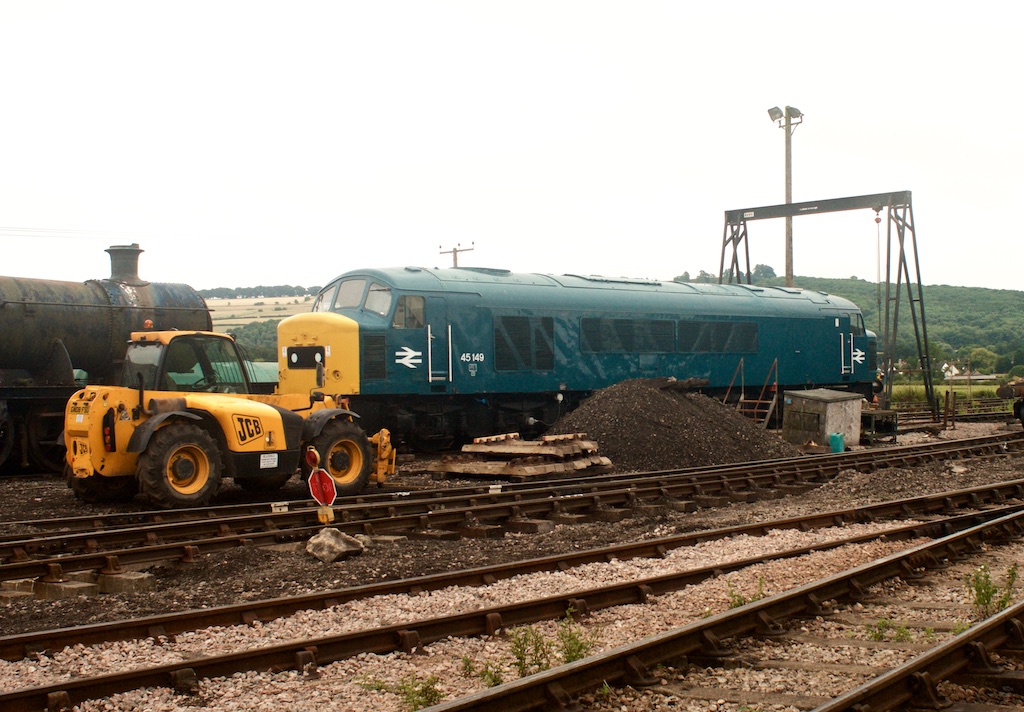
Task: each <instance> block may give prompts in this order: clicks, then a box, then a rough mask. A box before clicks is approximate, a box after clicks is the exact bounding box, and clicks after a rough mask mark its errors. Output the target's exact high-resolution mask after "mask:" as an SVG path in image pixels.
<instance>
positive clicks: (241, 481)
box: [235, 472, 295, 492]
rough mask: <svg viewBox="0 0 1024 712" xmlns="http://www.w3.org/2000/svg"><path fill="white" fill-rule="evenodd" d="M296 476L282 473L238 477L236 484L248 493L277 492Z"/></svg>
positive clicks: (291, 473) (290, 473)
mask: <svg viewBox="0 0 1024 712" xmlns="http://www.w3.org/2000/svg"><path fill="white" fill-rule="evenodd" d="M294 474H295V473H294V472H281V473H279V474H276V475H257V476H255V477H236V478H235V484H236V485H238V486H239V487H241V488H242V489H244V490H245V491H246V492H276V491H277V490H279V489H281V488H282V487H284V486H285V484H286V483H287V482H288V480H290V479H291V478H292V475H294Z"/></svg>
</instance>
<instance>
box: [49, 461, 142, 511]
mask: <svg viewBox="0 0 1024 712" xmlns="http://www.w3.org/2000/svg"><path fill="white" fill-rule="evenodd" d="M64 477H65V479H67V483H68V487H70V488H71V491H72V492H73V493H74V495H75V498H77V499H80V500H81V501H83V502H87V503H89V504H96V503H97V502H130V501H131V500H132V498H133V497H135V495H137V494H138V493H139V483H138V482H136V481H135V478H134V477H104V476H103V475H93V476H92V477H75V476H74V475H73V474H71V468H69V467H68V466H67V465H65V466H64Z"/></svg>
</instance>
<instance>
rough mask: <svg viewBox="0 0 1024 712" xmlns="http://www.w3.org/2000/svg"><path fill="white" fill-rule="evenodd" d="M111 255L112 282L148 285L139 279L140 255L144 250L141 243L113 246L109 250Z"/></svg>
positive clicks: (108, 252)
mask: <svg viewBox="0 0 1024 712" xmlns="http://www.w3.org/2000/svg"><path fill="white" fill-rule="evenodd" d="M106 252H107V254H108V255H110V281H111V282H122V283H124V284H135V285H140V284H146V282H143V281H142V280H141V279H139V255H140V254H142V252H143V250H142V249H141V248H140V247H139V243H137V242H134V243H132V244H131V245H111V246H110V247H109V248H108V249H107V250H106Z"/></svg>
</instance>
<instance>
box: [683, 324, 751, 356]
mask: <svg viewBox="0 0 1024 712" xmlns="http://www.w3.org/2000/svg"><path fill="white" fill-rule="evenodd" d="M679 351H680V352H681V353H719V354H721V353H755V352H756V351H757V324H756V323H755V322H751V321H681V322H679Z"/></svg>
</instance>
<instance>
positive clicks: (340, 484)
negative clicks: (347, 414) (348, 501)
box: [302, 420, 373, 496]
mask: <svg viewBox="0 0 1024 712" xmlns="http://www.w3.org/2000/svg"><path fill="white" fill-rule="evenodd" d="M309 444H310V445H312V446H313V447H315V448H316V451H317V452H318V453H320V467H322V468H324V469H325V470H327V472H328V473H329V474H330V475H331V477H333V478H334V484H335V486H336V487H337V490H338V494H339V495H342V496H344V495H351V494H359V493H360V492H362V491H363V490H364V489H366V485H367V483H369V481H370V469H371V468H372V467H373V453H372V451H371V448H370V439H369V438H367V437H366V433H365V432H363V429H362V428H360V427H359V426H358V425H356V424H355V423H353V422H351V421H349V420H332V421H331V422H329V423H328V424H327V425H325V426H324V429H323V430H322V431H321V432H320V434H319V435H317V436H316V437H315V438H313V439H312V440H311V441H310V442H309ZM309 473H310V467H309V465H308V464H307V463H306V458H302V476H303V478H306V477H309Z"/></svg>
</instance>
